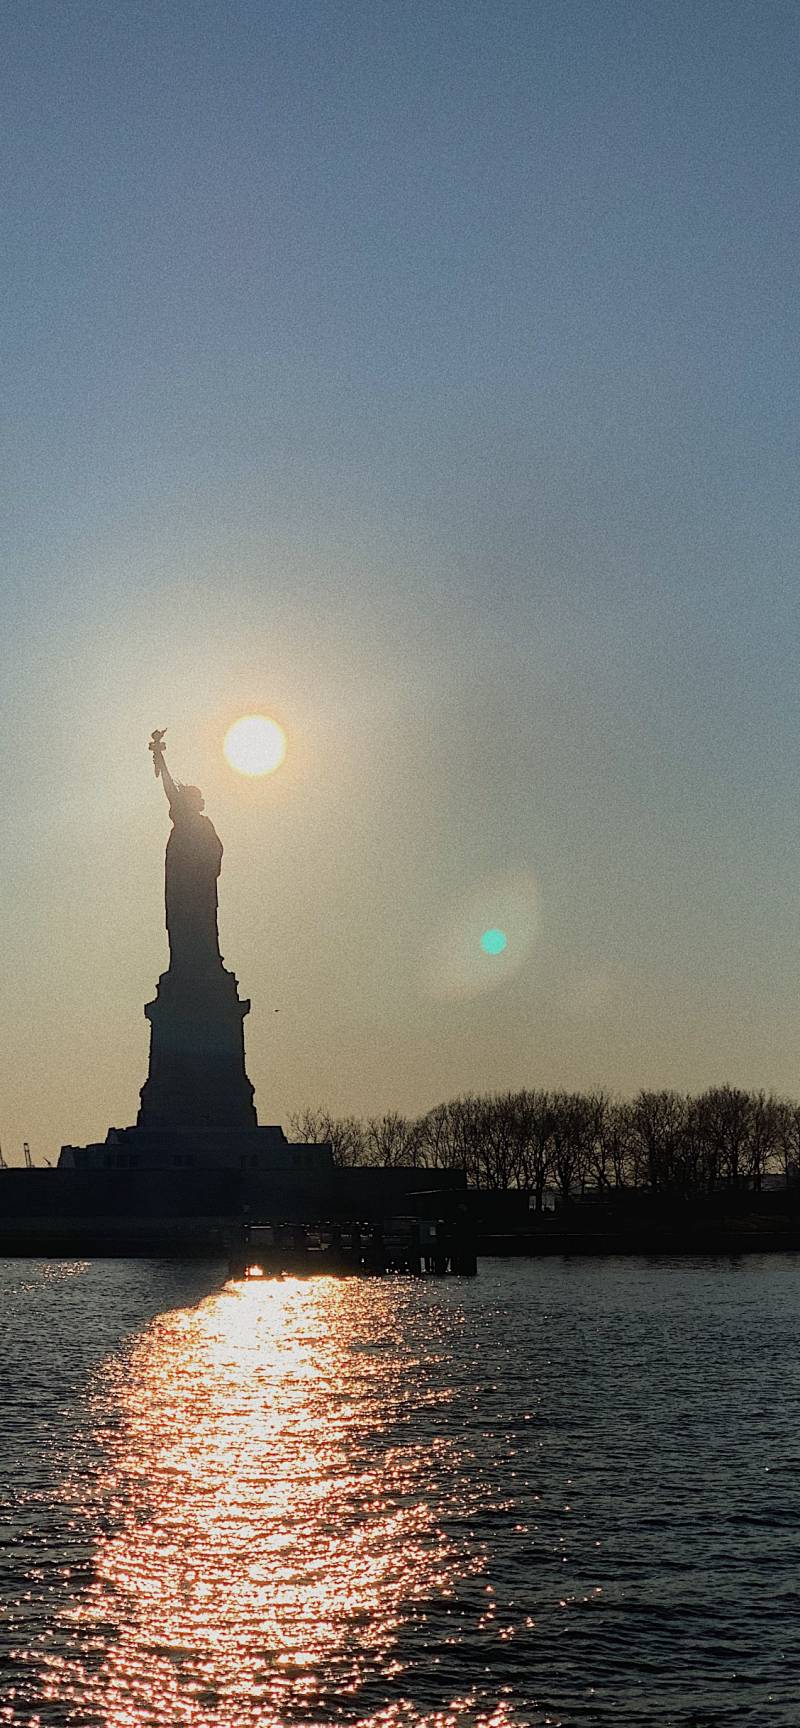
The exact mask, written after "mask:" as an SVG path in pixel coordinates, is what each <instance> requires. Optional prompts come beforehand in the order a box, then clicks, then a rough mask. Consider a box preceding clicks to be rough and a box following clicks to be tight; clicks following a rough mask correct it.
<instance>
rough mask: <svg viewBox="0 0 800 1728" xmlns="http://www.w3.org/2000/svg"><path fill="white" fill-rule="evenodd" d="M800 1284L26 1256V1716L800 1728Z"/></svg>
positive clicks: (769, 1276) (706, 1276) (17, 1640)
mask: <svg viewBox="0 0 800 1728" xmlns="http://www.w3.org/2000/svg"><path fill="white" fill-rule="evenodd" d="M798 1336H800V1259H795V1258H794V1257H792V1256H788V1255H787V1256H773V1257H770V1256H764V1257H763V1258H762V1257H759V1258H755V1257H751V1258H745V1259H742V1260H741V1261H739V1262H733V1261H729V1260H696V1261H676V1262H668V1261H664V1260H659V1261H644V1260H641V1261H623V1260H618V1261H603V1262H591V1261H573V1262H558V1263H556V1262H553V1261H547V1262H544V1263H542V1264H538V1265H537V1264H533V1263H531V1262H519V1261H518V1262H491V1261H488V1262H487V1261H483V1262H482V1263H481V1272H480V1276H479V1277H478V1279H477V1280H475V1281H474V1282H472V1281H460V1280H452V1281H450V1280H447V1281H442V1282H434V1281H429V1282H428V1281H425V1282H413V1281H411V1280H405V1279H397V1280H386V1281H381V1280H374V1281H371V1282H359V1281H357V1280H341V1281H336V1280H334V1279H322V1280H319V1281H313V1280H309V1281H302V1280H297V1279H285V1280H276V1281H270V1282H268V1283H264V1284H260V1285H259V1284H249V1285H238V1286H235V1285H227V1286H225V1284H224V1281H223V1269H222V1268H221V1267H214V1266H202V1265H188V1264H187V1265H167V1264H163V1263H159V1262H123V1261H95V1262H92V1263H82V1264H79V1265H75V1264H45V1263H44V1262H36V1261H27V1262H26V1261H7V1262H5V1263H2V1264H0V1375H1V1376H2V1384H1V1385H0V1399H1V1400H2V1402H0V1485H1V1487H2V1493H3V1517H2V1566H1V1569H0V1612H1V1613H2V1619H1V1620H0V1658H1V1659H2V1661H1V1664H0V1674H1V1675H2V1678H0V1723H2V1724H13V1725H14V1728H18V1725H22V1724H24V1725H25V1728H34V1725H35V1728H53V1725H56V1728H62V1725H64V1728H66V1725H70V1728H94V1725H97V1728H100V1725H102V1728H149V1725H153V1728H155V1725H157V1728H300V1725H301V1724H307V1725H309V1728H310V1725H312V1724H313V1725H322V1724H331V1725H333V1724H342V1725H348V1724H351V1725H354V1724H360V1725H362V1728H366V1725H369V1728H395V1725H397V1728H423V1725H424V1728H451V1725H452V1728H459V1725H462V1728H467V1725H471V1724H475V1725H477V1724H485V1725H487V1728H488V1725H490V1724H491V1725H492V1728H517V1725H522V1724H541V1725H544V1724H552V1725H555V1724H564V1725H571V1724H576V1725H577V1724H581V1725H584V1724H589V1725H595V1724H596V1725H597V1728H602V1725H605V1724H611V1723H614V1724H615V1725H616V1728H634V1725H642V1728H644V1725H647V1728H655V1725H656V1724H657V1725H658V1728H665V1725H676V1728H677V1725H680V1728H712V1725H713V1728H722V1725H723V1724H733V1723H736V1724H737V1725H746V1724H753V1725H755V1724H757V1725H758V1728H797V1723H798V1721H800V1618H798V1607H800V1593H799V1591H798V1578H800V1470H799V1469H798V1465H799V1464H800V1457H798V1452H799V1451H800V1441H799V1440H798V1433H799V1432H800V1366H798V1344H797V1340H798Z"/></svg>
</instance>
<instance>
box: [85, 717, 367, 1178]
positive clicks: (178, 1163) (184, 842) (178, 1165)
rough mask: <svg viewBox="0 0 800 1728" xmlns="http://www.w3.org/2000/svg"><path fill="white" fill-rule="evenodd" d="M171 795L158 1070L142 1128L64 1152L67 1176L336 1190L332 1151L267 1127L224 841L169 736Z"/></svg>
mask: <svg viewBox="0 0 800 1728" xmlns="http://www.w3.org/2000/svg"><path fill="white" fill-rule="evenodd" d="M149 748H150V751H151V753H152V757H153V767H154V769H155V774H156V779H158V780H160V781H161V784H162V786H163V788H164V791H165V793H166V795H167V802H168V804H169V813H170V816H171V818H172V831H171V833H170V836H169V839H168V841H167V850H166V860H165V910H166V923H167V937H168V940H169V966H168V968H167V971H166V972H162V974H161V977H160V978H159V980H158V986H157V989H156V994H155V998H154V1000H153V1001H152V1002H148V1003H147V1005H146V1007H145V1014H146V1016H147V1019H148V1020H149V1022H150V1061H149V1068H148V1075H147V1079H146V1081H145V1083H144V1085H143V1087H142V1089H141V1093H140V1107H139V1113H138V1116H137V1119H136V1125H135V1126H134V1127H130V1128H110V1129H109V1131H108V1134H107V1136H106V1139H105V1140H104V1141H98V1142H96V1143H93V1144H91V1145H89V1146H63V1147H62V1149H61V1156H60V1158H59V1168H60V1169H72V1170H100V1169H103V1170H154V1169H155V1170H181V1171H189V1170H195V1171H217V1172H221V1171H226V1170H227V1171H229V1172H230V1171H233V1170H239V1171H247V1172H249V1173H253V1174H254V1175H257V1174H258V1173H259V1172H260V1173H261V1174H262V1175H264V1176H267V1175H269V1176H270V1177H272V1178H274V1179H275V1181H276V1182H277V1185H278V1187H280V1188H281V1189H282V1190H283V1191H284V1193H285V1196H286V1198H287V1199H288V1197H289V1189H290V1188H291V1186H292V1183H293V1182H295V1181H296V1182H298V1183H299V1184H300V1185H301V1187H304V1188H308V1187H309V1185H310V1184H315V1185H316V1187H317V1189H318V1190H319V1191H320V1197H321V1196H322V1193H323V1191H324V1190H325V1189H326V1188H327V1187H328V1186H329V1181H330V1176H331V1173H332V1168H333V1160H332V1156H331V1150H330V1147H329V1146H325V1145H312V1146H295V1145H290V1143H289V1141H288V1140H287V1139H286V1136H285V1134H284V1132H283V1129H282V1128H280V1127H278V1126H272V1127H259V1126H258V1119H257V1116H256V1110H255V1104H254V1100H253V1087H252V1085H251V1083H250V1081H249V1079H248V1077H247V1070H246V1067H245V1050H244V1020H245V1016H246V1015H247V1014H248V1013H249V1010H250V1003H249V1002H248V1001H246V1000H242V998H241V997H240V995H239V989H238V985H237V981H236V978H235V977H234V974H233V973H232V972H229V971H227V970H226V968H225V966H224V964H223V960H222V955H221V954H220V949H219V931H218V928H217V882H218V879H219V873H220V867H221V864H222V842H221V841H220V839H219V836H218V834H217V832H216V829H215V828H214V825H213V823H212V822H211V821H209V818H208V817H207V816H206V815H205V814H204V808H205V806H204V799H203V795H202V793H201V792H200V790H199V788H198V787H197V786H184V785H181V784H180V783H179V782H176V781H175V780H173V778H172V775H171V774H170V772H169V769H168V767H167V764H166V761H165V745H164V731H163V730H162V731H155V732H154V733H153V735H152V737H151V739H150V745H149Z"/></svg>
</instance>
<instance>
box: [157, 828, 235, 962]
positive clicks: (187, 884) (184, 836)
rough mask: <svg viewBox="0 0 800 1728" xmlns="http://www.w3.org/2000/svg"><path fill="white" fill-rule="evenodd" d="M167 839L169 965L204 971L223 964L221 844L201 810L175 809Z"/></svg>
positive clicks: (166, 879) (166, 883)
mask: <svg viewBox="0 0 800 1728" xmlns="http://www.w3.org/2000/svg"><path fill="white" fill-rule="evenodd" d="M172 817H173V829H172V833H171V834H170V837H169V840H168V841H167V856H166V872H165V890H166V893H165V897H166V908H167V934H168V936H169V952H170V966H171V968H172V970H173V971H176V972H202V971H205V970H206V969H207V968H208V967H209V966H219V965H220V963H221V962H220V952H219V931H218V928H217V879H218V877H219V872H220V866H221V864H222V841H221V840H220V838H219V835H218V834H217V831H216V829H215V827H214V824H213V822H210V821H209V819H208V817H207V816H202V815H201V814H200V812H199V811H195V810H187V809H186V808H185V807H184V808H181V807H180V805H179V804H177V807H175V806H173V809H172Z"/></svg>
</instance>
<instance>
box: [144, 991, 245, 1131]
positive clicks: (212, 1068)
mask: <svg viewBox="0 0 800 1728" xmlns="http://www.w3.org/2000/svg"><path fill="white" fill-rule="evenodd" d="M249 1012H250V1003H249V1002H248V1001H242V1000H241V999H240V996H239V990H238V986H237V983H236V979H235V977H234V975H233V973H232V972H226V970H225V968H224V966H222V965H219V966H215V967H209V968H208V969H205V970H203V971H195V970H192V971H186V972H175V971H173V970H172V969H170V970H169V971H168V972H163V973H162V974H161V977H160V978H159V980H158V988H157V990H156V995H155V1000H154V1001H153V1002H148V1004H147V1006H146V1008H145V1014H146V1016H147V1019H148V1020H149V1021H150V1067H149V1072H148V1077H147V1080H146V1081H145V1084H144V1086H143V1087H142V1090H141V1094H140V1097H141V1106H140V1109H139V1114H138V1116H137V1118H136V1125H137V1127H138V1128H145V1129H165V1128H170V1129H174V1128H184V1129H185V1128H240V1129H241V1128H255V1126H256V1111H255V1105H254V1103H253V1087H252V1086H251V1084H250V1081H249V1080H248V1078H247V1072H246V1070H245V1065H244V1018H245V1015H246V1014H248V1013H249Z"/></svg>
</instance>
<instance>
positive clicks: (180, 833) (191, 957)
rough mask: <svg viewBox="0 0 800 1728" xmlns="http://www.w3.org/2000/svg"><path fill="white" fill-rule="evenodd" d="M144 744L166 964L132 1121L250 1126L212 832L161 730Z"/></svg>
mask: <svg viewBox="0 0 800 1728" xmlns="http://www.w3.org/2000/svg"><path fill="white" fill-rule="evenodd" d="M150 750H151V751H152V756H153V767H154V768H155V772H156V779H158V780H160V781H161V783H162V785H163V787H164V791H165V792H166V795H167V802H168V804H169V813H170V816H171V817H172V832H171V833H170V837H169V839H168V841H167V853H166V861H165V902H166V912H167V935H168V937H169V970H168V971H167V972H164V973H162V976H161V977H160V978H159V981H158V989H157V991H156V996H155V1001H153V1002H148V1004H147V1006H146V1007H145V1015H146V1016H147V1019H148V1020H149V1021H150V1031H151V1037H150V1064H149V1070H148V1076H147V1080H146V1081H145V1084H144V1086H143V1087H142V1091H141V1108H140V1110H139V1115H138V1117H137V1123H138V1126H139V1127H140V1128H151V1129H158V1130H162V1129H164V1128H170V1129H172V1128H189V1127H192V1128H200V1127H202V1128H218V1127H224V1128H251V1127H255V1125H256V1113H255V1107H254V1104H253V1088H252V1086H251V1084H250V1081H249V1080H248V1078H247V1072H246V1069H245V1062H244V1032H243V1027H242V1022H243V1021H244V1018H245V1015H246V1014H247V1013H248V1011H249V1008H250V1003H249V1002H247V1001H244V1000H242V999H241V998H240V996H239V993H238V987H237V983H236V979H235V977H234V975H233V973H232V972H228V971H226V969H225V967H224V966H223V963H222V956H221V954H220V951H219V932H218V929H217V881H218V878H219V872H220V866H221V863H222V842H221V840H220V838H219V835H218V834H217V831H216V829H215V827H214V824H213V822H210V821H209V819H208V817H207V816H205V815H204V814H203V809H204V804H203V795H202V792H200V790H199V788H198V787H197V786H182V785H181V784H180V782H176V781H175V780H173V778H172V775H171V774H170V771H169V769H168V767H167V765H166V762H165V761H164V732H163V731H161V732H154V733H153V736H152V738H151V739H150Z"/></svg>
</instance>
